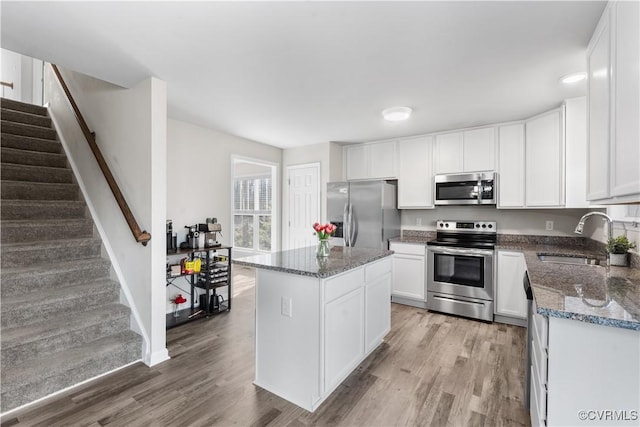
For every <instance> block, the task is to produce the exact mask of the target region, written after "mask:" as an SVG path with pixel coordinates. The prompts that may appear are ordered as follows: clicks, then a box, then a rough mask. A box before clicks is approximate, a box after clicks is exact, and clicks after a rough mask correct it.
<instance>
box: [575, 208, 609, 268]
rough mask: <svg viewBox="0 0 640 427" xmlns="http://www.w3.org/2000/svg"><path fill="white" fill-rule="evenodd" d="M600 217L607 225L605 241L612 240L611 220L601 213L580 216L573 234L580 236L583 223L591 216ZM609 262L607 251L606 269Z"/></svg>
mask: <svg viewBox="0 0 640 427" xmlns="http://www.w3.org/2000/svg"><path fill="white" fill-rule="evenodd" d="M594 215H596V216H601V217H602V218H603V219H604V220H605V221H606V223H607V225H608V233H609V234H608V236H607V239H612V238H613V220H612V219H611V217H610V216H609V215H607V214H604V213H602V212H589V213H586V214H584V215H582V218H580V221H578V225H576V229H575V233H576V234H582V231H583V230H584V223H585V221H586V220H587V219H588V218H589V217H592V216H594ZM610 262H611V257H610V256H609V251H607V267H609V265H610Z"/></svg>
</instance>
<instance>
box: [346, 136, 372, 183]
mask: <svg viewBox="0 0 640 427" xmlns="http://www.w3.org/2000/svg"><path fill="white" fill-rule="evenodd" d="M345 151H346V156H345V159H346V162H347V180H352V179H367V177H368V163H369V162H368V159H367V157H368V148H367V146H366V145H362V144H358V145H350V146H348V147H347V148H346V149H345Z"/></svg>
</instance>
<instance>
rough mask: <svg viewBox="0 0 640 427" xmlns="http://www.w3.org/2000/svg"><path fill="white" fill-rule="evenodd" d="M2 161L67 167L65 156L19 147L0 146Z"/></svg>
mask: <svg viewBox="0 0 640 427" xmlns="http://www.w3.org/2000/svg"><path fill="white" fill-rule="evenodd" d="M0 152H1V154H2V163H13V164H16V165H31V166H47V167H51V168H68V167H69V164H68V163H67V156H65V155H64V154H57V153H45V152H42V151H28V150H21V149H19V148H7V147H2V148H0Z"/></svg>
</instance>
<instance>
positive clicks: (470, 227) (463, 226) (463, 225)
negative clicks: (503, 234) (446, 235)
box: [436, 220, 498, 233]
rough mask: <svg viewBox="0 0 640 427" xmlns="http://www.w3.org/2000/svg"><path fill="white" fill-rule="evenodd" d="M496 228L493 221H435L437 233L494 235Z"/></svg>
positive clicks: (496, 225)
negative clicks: (453, 232)
mask: <svg viewBox="0 0 640 427" xmlns="http://www.w3.org/2000/svg"><path fill="white" fill-rule="evenodd" d="M497 228H498V224H497V223H496V222H495V221H445V220H438V221H436V229H437V230H438V231H455V232H469V233H495V232H496V229H497Z"/></svg>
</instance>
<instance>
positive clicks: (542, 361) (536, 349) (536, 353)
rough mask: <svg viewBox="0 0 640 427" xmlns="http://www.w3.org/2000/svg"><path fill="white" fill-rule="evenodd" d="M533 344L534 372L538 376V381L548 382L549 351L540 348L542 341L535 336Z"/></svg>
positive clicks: (532, 364) (532, 362) (532, 365)
mask: <svg viewBox="0 0 640 427" xmlns="http://www.w3.org/2000/svg"><path fill="white" fill-rule="evenodd" d="M531 341H532V346H531V350H532V351H531V367H532V368H533V370H534V374H535V375H536V376H537V377H538V383H540V384H543V385H544V384H546V383H547V352H546V350H544V349H542V348H540V343H539V342H538V340H537V339H535V338H533V339H532V340H531Z"/></svg>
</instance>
